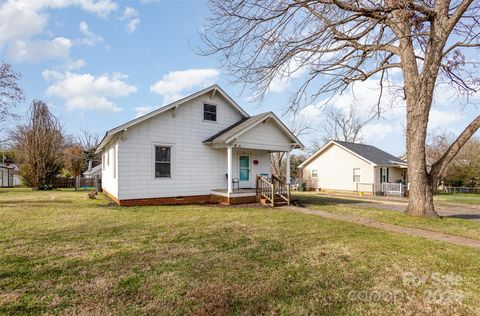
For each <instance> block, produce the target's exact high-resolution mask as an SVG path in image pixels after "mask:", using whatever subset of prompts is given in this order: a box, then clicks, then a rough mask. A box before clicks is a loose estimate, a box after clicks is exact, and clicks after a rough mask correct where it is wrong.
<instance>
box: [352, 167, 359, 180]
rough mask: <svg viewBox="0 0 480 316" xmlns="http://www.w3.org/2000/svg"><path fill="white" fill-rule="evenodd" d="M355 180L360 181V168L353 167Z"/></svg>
mask: <svg viewBox="0 0 480 316" xmlns="http://www.w3.org/2000/svg"><path fill="white" fill-rule="evenodd" d="M353 182H360V168H353Z"/></svg>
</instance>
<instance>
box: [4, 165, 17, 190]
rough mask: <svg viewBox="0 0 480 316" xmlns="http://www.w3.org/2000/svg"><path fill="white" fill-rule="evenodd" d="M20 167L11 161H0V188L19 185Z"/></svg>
mask: <svg viewBox="0 0 480 316" xmlns="http://www.w3.org/2000/svg"><path fill="white" fill-rule="evenodd" d="M19 171H20V168H18V166H17V165H16V164H12V163H5V162H4V163H0V188H11V187H15V186H19V185H21V181H20V176H19V174H18V173H19Z"/></svg>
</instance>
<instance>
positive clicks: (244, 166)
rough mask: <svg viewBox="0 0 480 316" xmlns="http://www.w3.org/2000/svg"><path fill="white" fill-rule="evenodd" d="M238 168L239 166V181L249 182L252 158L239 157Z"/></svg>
mask: <svg viewBox="0 0 480 316" xmlns="http://www.w3.org/2000/svg"><path fill="white" fill-rule="evenodd" d="M238 166H239V175H238V178H239V180H240V181H243V182H249V181H250V156H239V157H238Z"/></svg>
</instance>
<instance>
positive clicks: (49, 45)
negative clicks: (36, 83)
mask: <svg viewBox="0 0 480 316" xmlns="http://www.w3.org/2000/svg"><path fill="white" fill-rule="evenodd" d="M71 47H72V41H71V40H69V39H68V38H65V37H56V38H54V39H53V40H51V41H47V40H38V41H30V40H16V41H14V42H12V43H11V44H10V45H9V46H8V49H7V56H8V58H9V59H11V60H13V61H15V62H38V61H41V60H44V59H58V58H62V59H65V58H67V57H68V56H69V55H70V49H71Z"/></svg>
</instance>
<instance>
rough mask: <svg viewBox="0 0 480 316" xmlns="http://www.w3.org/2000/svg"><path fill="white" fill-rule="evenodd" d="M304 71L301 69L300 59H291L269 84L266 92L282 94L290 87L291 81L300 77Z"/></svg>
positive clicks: (304, 69)
mask: <svg viewBox="0 0 480 316" xmlns="http://www.w3.org/2000/svg"><path fill="white" fill-rule="evenodd" d="M306 71H307V69H306V68H305V67H303V62H302V61H301V59H300V58H294V59H291V60H290V62H289V63H288V64H287V65H285V66H284V67H283V68H282V69H280V71H279V73H278V75H277V76H275V77H274V78H273V80H272V81H271V82H270V86H269V87H268V91H269V92H277V93H281V92H284V91H285V90H286V89H287V88H288V87H289V86H290V82H291V81H292V80H295V79H298V78H300V77H302V76H303V75H304V74H305V72H306Z"/></svg>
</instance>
